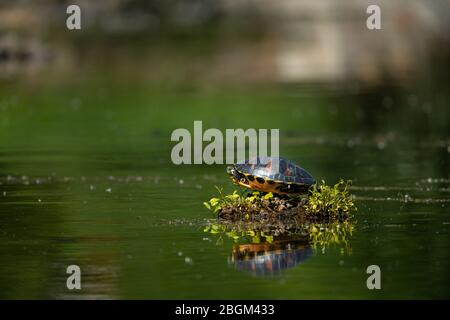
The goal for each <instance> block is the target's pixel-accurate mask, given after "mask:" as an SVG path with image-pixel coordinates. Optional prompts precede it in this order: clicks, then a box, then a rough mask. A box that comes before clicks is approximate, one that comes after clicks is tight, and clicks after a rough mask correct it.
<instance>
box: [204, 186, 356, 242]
mask: <svg viewBox="0 0 450 320" xmlns="http://www.w3.org/2000/svg"><path fill="white" fill-rule="evenodd" d="M349 185H350V181H346V182H344V181H343V180H341V181H340V182H339V183H337V184H335V185H334V186H327V185H326V184H325V182H323V181H322V182H321V183H320V184H319V185H318V186H314V187H313V189H312V190H311V193H310V195H309V197H289V196H278V195H274V194H272V193H262V192H258V191H255V192H252V193H242V194H239V193H238V192H237V191H234V192H233V193H232V194H228V195H225V194H224V193H223V190H222V189H221V188H217V189H218V191H219V196H218V197H214V198H212V199H210V200H209V201H208V202H204V205H205V207H206V208H208V209H209V210H210V211H211V212H213V213H214V214H215V216H216V219H214V220H211V221H209V223H208V224H207V225H206V227H205V229H204V231H205V232H209V233H212V234H217V235H218V236H219V239H218V241H221V240H222V236H223V235H225V236H227V237H229V238H231V239H233V240H234V241H235V242H241V241H245V242H251V243H260V242H268V243H272V242H273V241H274V240H277V239H280V238H283V237H296V238H298V237H300V238H303V239H306V240H307V241H309V242H310V243H311V245H312V246H313V247H321V248H322V250H324V248H325V247H326V246H328V245H331V244H336V245H343V246H344V247H345V248H347V247H348V241H347V239H348V238H349V237H350V236H351V234H352V231H353V224H351V223H350V222H349V221H348V218H349V216H350V214H351V212H352V211H353V210H356V208H355V206H354V203H353V199H352V197H351V194H350V193H349V192H348V187H349Z"/></svg>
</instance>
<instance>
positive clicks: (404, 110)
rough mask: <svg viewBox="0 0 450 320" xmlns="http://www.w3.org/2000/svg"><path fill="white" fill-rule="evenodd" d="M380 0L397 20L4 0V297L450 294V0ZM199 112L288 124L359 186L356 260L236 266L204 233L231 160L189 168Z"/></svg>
mask: <svg viewBox="0 0 450 320" xmlns="http://www.w3.org/2000/svg"><path fill="white" fill-rule="evenodd" d="M376 3H377V4H379V5H380V7H381V10H382V30H378V31H371V30H368V29H367V28H366V18H367V16H368V15H367V14H366V8H367V6H368V4H369V3H368V2H367V3H366V2H365V1H351V0H347V1H323V2H322V1H321V2H317V1H292V0H284V1H277V2H272V1H225V0H222V1H207V0H203V1H200V0H194V1H187V0H184V1H180V0H178V1H175V0H171V1H136V0H134V1H133V0H116V1H108V2H106V1H105V2H93V1H76V2H73V1H70V2H66V1H50V0H47V1H15V2H10V1H0V261H1V264H0V289H1V290H0V297H1V298H3V299H21V298H26V299H42V298H44V299H45V298H81V299H89V298H99V299H117V298H122V299H130V298H137V299H161V298H163V299H186V298H187V299H191V298H198V299H208V298H234V299H241V298H242V299H253V298H254V299H258V298H263V299H264V298H272V299H283V298H284V299H305V298H306V299H308V298H310V299H318V298H336V299H346V298H376V299H399V298H426V299H430V298H449V296H450V288H449V286H448V283H450V274H449V267H450V255H449V252H450V250H449V249H450V243H449V240H450V234H449V231H450V230H449V226H450V213H449V209H448V206H449V202H450V193H449V192H450V189H449V186H450V176H449V169H448V168H449V160H450V159H449V158H450V157H449V156H450V137H449V128H450V127H449V121H448V119H449V107H448V102H449V101H448V85H449V73H448V70H449V50H448V49H449V46H448V43H449V42H448V40H449V39H448V19H446V12H448V5H449V2H448V1H433V2H430V1H420V0H414V1H412V0H409V1H401V0H398V1H376ZM69 4H78V5H79V6H80V8H81V13H82V16H81V25H82V29H81V30H73V31H69V30H67V28H66V26H65V20H66V18H67V14H66V7H67V5H69ZM370 4H372V2H371V3H370ZM194 120H202V121H203V127H204V129H206V128H219V129H221V130H224V129H226V128H244V129H246V128H256V129H259V128H268V129H271V128H279V129H280V154H281V155H283V156H284V157H287V158H289V159H292V160H294V161H295V162H297V163H298V164H300V165H301V166H303V167H305V168H306V169H307V170H308V171H309V172H311V173H312V174H313V175H315V176H316V178H318V179H325V180H326V181H327V182H328V183H334V182H336V181H338V179H340V178H344V179H352V180H353V188H352V193H353V194H354V197H355V201H356V205H357V206H358V208H359V210H358V213H357V215H356V219H355V220H356V221H355V224H356V230H355V233H354V235H353V237H352V238H351V241H350V245H351V248H352V250H351V252H345V253H342V251H341V248H340V247H339V246H331V247H327V248H323V250H314V253H313V255H312V256H310V257H309V258H308V259H306V260H305V261H303V262H302V263H301V264H299V265H297V266H295V267H293V268H287V269H286V270H284V271H282V272H281V273H280V274H276V275H272V276H268V277H257V276H255V275H254V274H252V273H251V272H248V271H247V270H239V269H237V268H234V266H233V264H232V263H229V261H230V255H231V252H232V246H233V242H232V241H229V240H225V241H224V243H223V244H220V245H216V240H217V239H215V238H214V237H213V236H211V235H208V234H204V233H203V225H204V224H205V219H208V218H212V216H211V215H210V213H209V212H208V211H207V210H206V209H205V208H204V207H203V205H202V203H203V201H205V200H207V199H209V198H210V197H211V196H213V195H214V194H215V192H216V191H215V188H214V186H216V185H217V186H223V187H224V188H225V190H226V191H231V190H233V189H234V187H233V186H232V185H231V182H230V181H229V179H228V178H227V176H226V173H225V166H224V165H212V166H207V165H191V166H188V165H182V166H175V165H173V164H172V162H171V160H170V151H171V148H172V147H173V145H174V143H172V142H171V141H170V134H171V132H172V131H173V130H175V129H177V128H188V129H189V130H190V131H192V130H193V121H194ZM70 264H76V265H79V266H80V267H81V271H82V290H79V291H77V290H75V291H70V290H68V289H67V288H66V277H67V275H66V273H65V270H66V268H67V266H68V265H70ZM371 264H377V265H379V266H380V267H381V271H382V290H378V291H376V290H374V291H371V290H368V289H367V287H366V279H367V276H368V275H367V274H366V268H367V266H369V265H371Z"/></svg>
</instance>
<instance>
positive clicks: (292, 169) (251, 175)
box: [227, 157, 316, 195]
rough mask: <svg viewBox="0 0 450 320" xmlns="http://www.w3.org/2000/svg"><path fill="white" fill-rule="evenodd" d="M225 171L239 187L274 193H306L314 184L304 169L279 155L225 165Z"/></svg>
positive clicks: (312, 178) (313, 179) (311, 177)
mask: <svg viewBox="0 0 450 320" xmlns="http://www.w3.org/2000/svg"><path fill="white" fill-rule="evenodd" d="M276 164H278V166H277V165H276ZM227 173H228V174H229V175H230V178H231V179H232V180H233V182H234V183H235V184H237V185H239V186H241V187H244V188H248V189H252V190H258V191H262V192H272V193H274V194H287V195H296V194H306V193H308V192H309V190H310V188H311V187H312V186H313V185H315V184H316V179H315V178H314V177H313V176H312V175H311V174H309V173H308V172H307V171H306V170H305V169H303V168H302V167H300V166H298V165H296V164H295V163H294V162H292V161H290V160H287V159H284V158H281V157H257V158H252V159H246V160H244V161H241V162H238V163H237V164H234V165H232V166H229V167H227Z"/></svg>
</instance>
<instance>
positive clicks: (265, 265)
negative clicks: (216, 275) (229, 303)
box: [228, 240, 313, 276]
mask: <svg viewBox="0 0 450 320" xmlns="http://www.w3.org/2000/svg"><path fill="white" fill-rule="evenodd" d="M312 253H313V250H312V248H311V247H310V246H309V244H308V242H307V241H305V240H278V241H274V242H272V243H268V242H263V243H247V244H236V245H234V246H233V251H232V254H231V256H230V258H229V259H228V263H229V264H230V265H234V266H235V268H236V269H239V270H246V271H249V272H250V273H252V274H253V275H255V276H273V275H276V274H279V273H280V272H281V271H283V270H284V269H290V268H293V267H295V266H296V265H298V264H300V263H302V262H304V261H306V260H307V259H308V258H309V257H310V256H311V255H312Z"/></svg>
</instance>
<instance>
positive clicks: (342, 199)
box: [304, 180, 356, 218]
mask: <svg viewBox="0 0 450 320" xmlns="http://www.w3.org/2000/svg"><path fill="white" fill-rule="evenodd" d="M350 185H351V181H350V180H348V181H344V180H341V181H339V182H338V183H336V184H335V185H334V186H328V185H326V184H325V181H323V180H322V182H321V183H320V184H318V185H314V186H313V187H312V189H311V195H310V197H309V198H308V201H307V202H306V204H305V205H304V208H305V211H306V214H307V215H309V216H314V217H319V218H320V217H329V218H339V217H343V216H345V217H346V216H348V215H349V214H350V213H351V212H352V211H354V210H356V207H355V204H354V202H353V199H352V196H351V194H350V193H349V191H348V188H349V187H350Z"/></svg>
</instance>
